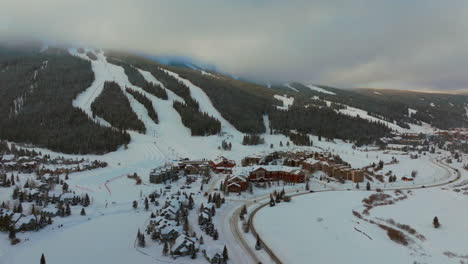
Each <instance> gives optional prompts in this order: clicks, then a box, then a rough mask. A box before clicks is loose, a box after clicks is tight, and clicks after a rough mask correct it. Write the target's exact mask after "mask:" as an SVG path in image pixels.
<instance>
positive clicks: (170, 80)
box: [150, 67, 199, 109]
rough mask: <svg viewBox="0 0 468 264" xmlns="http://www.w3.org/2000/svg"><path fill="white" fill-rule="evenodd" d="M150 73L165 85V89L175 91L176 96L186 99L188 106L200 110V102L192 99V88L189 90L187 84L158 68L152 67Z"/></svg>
mask: <svg viewBox="0 0 468 264" xmlns="http://www.w3.org/2000/svg"><path fill="white" fill-rule="evenodd" d="M150 72H151V74H153V75H154V77H155V78H156V79H157V80H158V81H160V82H161V83H162V84H164V87H166V88H167V89H169V90H171V91H173V92H174V93H175V94H177V95H178V96H180V97H181V98H182V99H184V101H185V103H186V104H187V105H189V106H190V107H191V108H193V109H199V105H198V102H197V101H195V100H194V99H193V98H192V96H191V95H190V88H188V87H187V86H186V85H185V84H183V83H182V82H181V81H179V80H177V79H176V78H174V77H173V76H171V75H170V74H168V73H167V72H165V71H163V70H161V69H159V68H157V67H151V69H150Z"/></svg>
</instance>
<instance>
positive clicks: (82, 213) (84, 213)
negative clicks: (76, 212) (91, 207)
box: [80, 207, 86, 215]
mask: <svg viewBox="0 0 468 264" xmlns="http://www.w3.org/2000/svg"><path fill="white" fill-rule="evenodd" d="M80 215H86V211H85V209H84V207H83V208H81V212H80Z"/></svg>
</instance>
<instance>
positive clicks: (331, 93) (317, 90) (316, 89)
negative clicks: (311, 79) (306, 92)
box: [305, 84, 336, 95]
mask: <svg viewBox="0 0 468 264" xmlns="http://www.w3.org/2000/svg"><path fill="white" fill-rule="evenodd" d="M305 86H307V87H309V88H310V89H311V90H312V91H316V92H319V93H324V94H329V95H336V93H334V92H330V91H328V90H325V89H323V88H320V87H318V86H315V85H310V84H306V85H305Z"/></svg>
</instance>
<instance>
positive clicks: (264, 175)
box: [249, 166, 305, 183]
mask: <svg viewBox="0 0 468 264" xmlns="http://www.w3.org/2000/svg"><path fill="white" fill-rule="evenodd" d="M280 180H282V181H287V182H296V183H299V182H304V181H305V175H304V172H302V171H301V170H299V168H295V167H286V166H261V167H258V168H256V169H254V170H253V171H251V172H250V174H249V181H253V182H265V181H280Z"/></svg>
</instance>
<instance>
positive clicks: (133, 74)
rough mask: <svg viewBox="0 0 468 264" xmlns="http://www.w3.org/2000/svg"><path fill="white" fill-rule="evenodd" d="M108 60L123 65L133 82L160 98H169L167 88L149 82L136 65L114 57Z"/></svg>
mask: <svg viewBox="0 0 468 264" xmlns="http://www.w3.org/2000/svg"><path fill="white" fill-rule="evenodd" d="M107 62H109V63H112V64H114V65H117V66H120V67H122V68H123V69H124V72H125V75H127V77H128V80H129V81H130V83H131V84H133V85H135V86H138V87H140V88H142V89H143V90H145V91H146V92H148V93H150V94H152V95H154V96H156V97H158V98H161V99H163V100H167V93H166V90H164V88H162V87H161V86H159V85H156V84H153V83H149V82H147V81H146V80H145V78H144V77H143V76H142V75H141V73H140V72H139V71H138V69H136V68H135V67H132V66H131V65H130V64H128V63H126V62H123V61H121V60H119V59H114V58H107Z"/></svg>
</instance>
